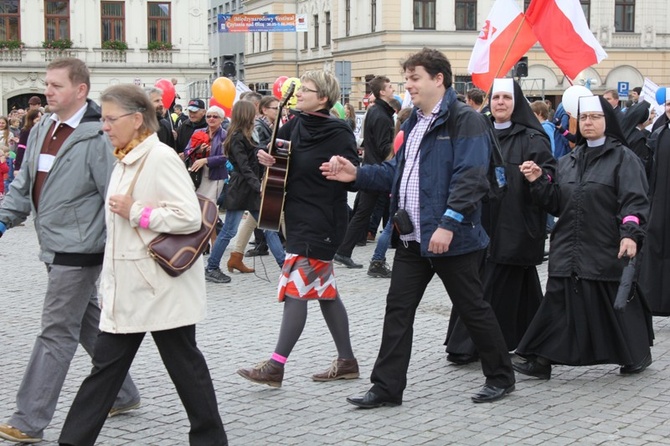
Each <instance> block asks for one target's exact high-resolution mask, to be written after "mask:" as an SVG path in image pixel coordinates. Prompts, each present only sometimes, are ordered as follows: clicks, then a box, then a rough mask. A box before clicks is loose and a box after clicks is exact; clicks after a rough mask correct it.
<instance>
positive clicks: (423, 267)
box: [370, 242, 515, 401]
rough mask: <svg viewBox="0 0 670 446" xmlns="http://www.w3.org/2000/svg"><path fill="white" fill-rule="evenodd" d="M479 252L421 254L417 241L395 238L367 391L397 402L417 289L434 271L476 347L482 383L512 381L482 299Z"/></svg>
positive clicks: (403, 384) (498, 335)
mask: <svg viewBox="0 0 670 446" xmlns="http://www.w3.org/2000/svg"><path fill="white" fill-rule="evenodd" d="M480 259H481V253H480V252H473V253H470V254H464V255H457V256H450V257H430V258H429V257H421V249H420V245H419V243H416V242H409V243H408V244H407V247H405V245H404V243H399V244H398V247H397V249H396V253H395V257H394V259H393V273H392V276H391V286H390V289H389V292H388V295H387V297H386V314H385V316H384V330H383V333H382V345H381V347H380V349H379V355H378V356H377V361H376V362H375V366H374V368H373V370H372V376H371V378H370V379H371V381H372V384H373V387H372V389H371V390H372V391H373V392H374V393H376V394H377V395H380V396H382V397H386V398H389V399H393V400H396V401H402V395H403V392H404V390H405V387H406V386H407V369H408V368H409V361H410V357H411V355H412V337H413V334H414V331H413V325H414V318H415V315H416V309H417V307H418V306H419V303H420V302H421V298H422V297H423V293H424V291H425V290H426V287H427V286H428V283H429V282H430V281H431V279H432V277H433V275H435V274H437V275H438V277H439V278H440V280H442V283H443V284H444V287H445V289H446V290H447V293H448V294H449V297H450V299H451V302H452V304H453V307H454V309H455V310H456V311H457V312H458V314H459V316H460V317H461V318H462V320H463V322H464V323H465V326H466V327H467V329H468V331H469V332H470V336H471V337H472V340H473V341H474V343H475V345H476V346H477V350H478V351H479V354H480V358H481V364H482V371H483V372H484V375H485V376H486V383H487V384H490V385H493V386H496V387H507V386H510V385H512V384H514V382H515V378H514V371H513V369H512V362H511V360H510V357H509V354H508V352H507V346H506V345H505V340H504V338H503V335H502V332H501V331H500V326H499V325H498V321H497V320H496V317H495V314H494V313H493V310H492V309H491V306H490V305H489V304H488V303H487V302H486V301H484V297H483V294H484V292H483V288H482V283H481V280H480V277H479V262H480Z"/></svg>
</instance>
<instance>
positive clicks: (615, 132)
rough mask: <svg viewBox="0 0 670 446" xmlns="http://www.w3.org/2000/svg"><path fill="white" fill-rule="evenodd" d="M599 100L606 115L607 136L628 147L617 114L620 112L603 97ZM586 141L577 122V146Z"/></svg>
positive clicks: (599, 97)
mask: <svg viewBox="0 0 670 446" xmlns="http://www.w3.org/2000/svg"><path fill="white" fill-rule="evenodd" d="M598 99H599V100H600V106H601V108H602V109H603V114H604V115H605V135H606V136H609V137H611V138H613V139H616V140H617V141H619V142H620V143H621V144H623V145H624V146H626V147H628V142H627V140H626V137H625V136H624V134H623V131H622V130H621V125H620V124H619V118H617V115H616V114H617V113H620V112H619V111H615V110H614V109H613V108H612V105H610V103H609V102H607V100H605V98H603V97H602V96H598ZM579 113H580V110H579V105H578V106H577V117H578V120H579ZM585 141H586V139H585V138H584V137H583V136H582V134H581V132H580V131H579V122H577V144H578V145H579V144H584V142H585Z"/></svg>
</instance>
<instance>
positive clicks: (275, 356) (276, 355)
mask: <svg viewBox="0 0 670 446" xmlns="http://www.w3.org/2000/svg"><path fill="white" fill-rule="evenodd" d="M270 359H272V360H273V361H276V362H278V363H279V364H286V360H287V359H288V358H287V357H286V356H282V355H280V354H279V353H273V354H272V357H270Z"/></svg>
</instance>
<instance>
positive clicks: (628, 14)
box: [614, 0, 635, 33]
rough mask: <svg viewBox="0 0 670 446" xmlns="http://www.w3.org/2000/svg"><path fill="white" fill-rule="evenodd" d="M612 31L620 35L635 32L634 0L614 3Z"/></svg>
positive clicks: (618, 0)
mask: <svg viewBox="0 0 670 446" xmlns="http://www.w3.org/2000/svg"><path fill="white" fill-rule="evenodd" d="M614 30H615V31H616V32H620V33H621V32H623V33H632V32H634V31H635V0H616V1H615V2H614Z"/></svg>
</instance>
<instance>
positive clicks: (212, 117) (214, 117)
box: [205, 115, 221, 119]
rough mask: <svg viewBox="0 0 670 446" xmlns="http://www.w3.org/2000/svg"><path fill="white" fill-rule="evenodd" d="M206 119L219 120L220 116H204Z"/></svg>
mask: <svg viewBox="0 0 670 446" xmlns="http://www.w3.org/2000/svg"><path fill="white" fill-rule="evenodd" d="M205 118H207V119H221V116H219V115H207V116H205Z"/></svg>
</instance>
